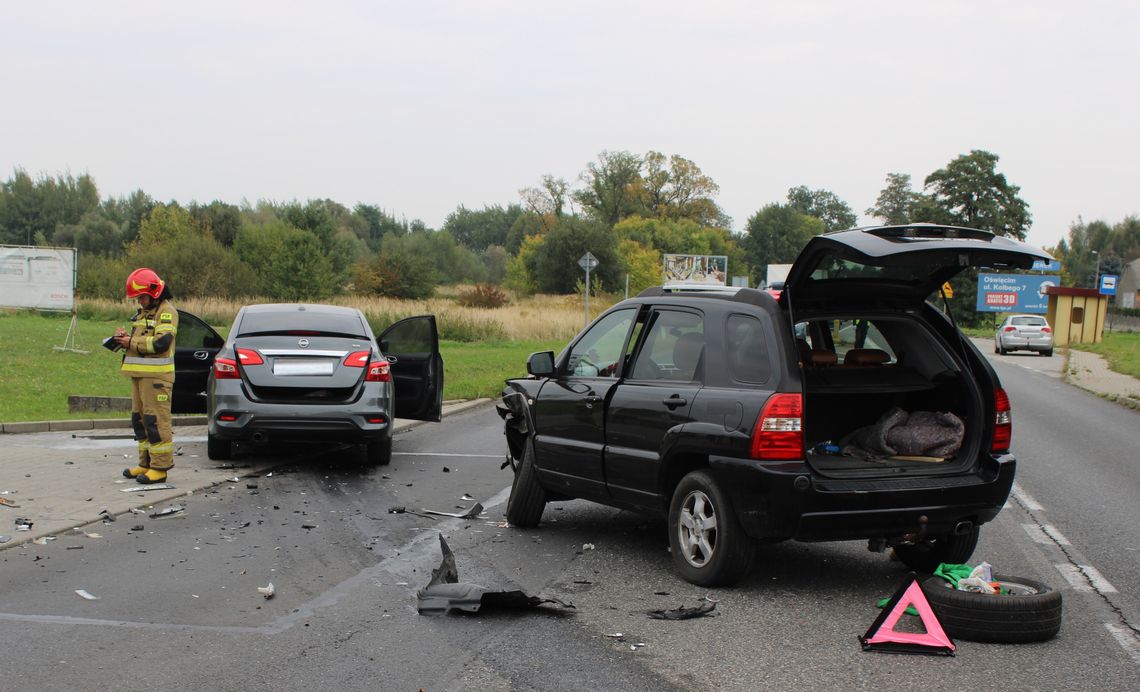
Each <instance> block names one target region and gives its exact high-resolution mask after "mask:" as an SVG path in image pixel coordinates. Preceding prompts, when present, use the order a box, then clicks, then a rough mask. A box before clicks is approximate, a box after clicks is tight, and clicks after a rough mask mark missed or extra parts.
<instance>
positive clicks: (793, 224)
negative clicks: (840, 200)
mask: <svg viewBox="0 0 1140 692" xmlns="http://www.w3.org/2000/svg"><path fill="white" fill-rule="evenodd" d="M823 232H824V225H823V221H821V220H820V219H818V218H816V217H814V216H808V215H807V214H803V213H801V212H799V211H797V210H796V209H794V208H792V207H791V206H790V205H785V204H769V205H767V206H765V207H764V208H763V209H761V210H760V211H758V212H756V213H755V214H753V215H752V217H751V218H750V219H748V226H747V227H746V229H745V237H744V250H745V254H746V257H747V260H748V263H749V264H750V265H751V266H752V269H753V271H754V272H756V273H755V274H754V275H753V277H752V278H753V281H756V280H758V279H760V278H762V274H761V272H767V270H768V265H769V264H785V263H789V262H793V261H795V259H796V256H797V255H799V254H800V251H801V250H803V249H804V246H805V245H807V243H808V241H809V240H811V239H812V238H813V237H814V236H817V235H819V234H821V233H823Z"/></svg>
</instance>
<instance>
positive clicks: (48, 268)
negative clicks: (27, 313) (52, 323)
mask: <svg viewBox="0 0 1140 692" xmlns="http://www.w3.org/2000/svg"><path fill="white" fill-rule="evenodd" d="M75 256H76V253H75V248H70V247H27V246H15V245H0V306H4V307H11V308H32V309H35V310H68V311H70V310H72V309H73V308H74V307H75Z"/></svg>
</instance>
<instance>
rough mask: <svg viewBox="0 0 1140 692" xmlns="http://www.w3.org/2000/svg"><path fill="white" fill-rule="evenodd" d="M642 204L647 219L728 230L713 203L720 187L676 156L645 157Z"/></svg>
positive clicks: (656, 154) (727, 223)
mask: <svg viewBox="0 0 1140 692" xmlns="http://www.w3.org/2000/svg"><path fill="white" fill-rule="evenodd" d="M644 168H645V172H644V174H643V176H642V178H643V182H642V184H641V188H642V190H643V199H642V204H643V206H644V207H645V209H646V212H647V214H648V215H650V216H658V217H661V218H668V219H691V220H692V221H695V222H696V223H697V224H700V225H703V226H717V227H721V228H728V227H729V226H731V225H732V219H730V218H729V217H728V216H727V215H726V214H725V213H724V212H723V211H722V210H721V208H720V207H719V206H717V203H716V202H715V201H714V198H715V197H716V195H717V194H718V193H719V192H720V186H719V185H717V184H716V183H715V182H713V179H712V178H710V177H709V176H707V175H705V174H704V173H703V172H702V171H701V169H700V167H699V166H697V164H695V163H693V162H692V161H690V160H688V159H686V158H684V157H681V156H677V155H675V154H674V155H673V156H670V157H669V158H668V159H666V157H665V155H664V154H662V153H660V152H656V151H650V152H649V153H647V154H646V155H645V161H644Z"/></svg>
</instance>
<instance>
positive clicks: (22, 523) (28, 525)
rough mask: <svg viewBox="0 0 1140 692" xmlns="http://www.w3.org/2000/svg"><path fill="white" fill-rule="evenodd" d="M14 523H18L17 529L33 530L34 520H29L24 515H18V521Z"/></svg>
mask: <svg viewBox="0 0 1140 692" xmlns="http://www.w3.org/2000/svg"><path fill="white" fill-rule="evenodd" d="M13 523H14V524H15V525H16V530H17V531H31V530H32V522H30V521H28V520H27V519H25V518H24V517H16V521H14V522H13Z"/></svg>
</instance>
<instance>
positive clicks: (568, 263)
mask: <svg viewBox="0 0 1140 692" xmlns="http://www.w3.org/2000/svg"><path fill="white" fill-rule="evenodd" d="M586 252H590V253H592V254H593V255H594V257H597V258H598V262H599V264H598V267H597V268H596V269H594V270H592V271H591V273H590V279H591V281H594V280H598V281H601V283H602V285H603V286H604V287H605V288H606V289H607V290H616V289H617V288H618V287H619V286H621V287H624V285H625V280H624V266H623V263H622V261H621V258H620V256H619V255H618V252H617V236H616V235H615V234H614V232H613V231H612V230H611V229H610V228H608V227H607V226H606V225H604V224H602V223H600V222H597V221H590V220H586V219H580V218H577V217H566V218H564V219H562V221H561V223H559V224H558V225H557V226H555V227H554V228H553V229H551V230H550V232H549V233H547V234H546V235H545V236H543V243H542V251H541V252H537V253H534V254H533V255H531V256H530V257H529V258H528V262H529V263H530V264H528V267H527V269H528V270H529V271H530V276H531V277H532V278H533V280H534V283H535V285H536V286H537V288H538V290H539V291H541V292H542V293H573V292H574V290H575V285H576V283H577V282H578V281H580V280H581V279H583V278H584V277H585V274H584V273H583V271H582V268H581V267H580V266H578V260H579V259H580V258H581V257H582V256H583V255H584V254H586Z"/></svg>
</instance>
